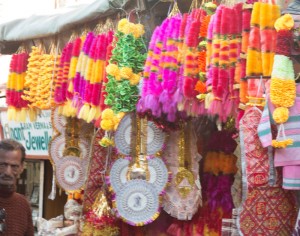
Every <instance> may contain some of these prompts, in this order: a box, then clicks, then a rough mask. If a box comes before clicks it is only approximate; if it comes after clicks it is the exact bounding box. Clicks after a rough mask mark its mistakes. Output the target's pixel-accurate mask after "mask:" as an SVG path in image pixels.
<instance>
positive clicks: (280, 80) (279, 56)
mask: <svg viewBox="0 0 300 236" xmlns="http://www.w3.org/2000/svg"><path fill="white" fill-rule="evenodd" d="M293 27H294V20H293V18H292V16H291V15H289V14H285V15H283V16H282V17H280V18H279V19H278V20H277V21H276V22H275V28H276V30H277V31H278V36H277V37H278V40H277V45H276V55H275V58H274V65H273V70H272V78H271V84H270V99H271V102H272V103H273V104H274V105H275V107H276V108H275V110H274V111H273V119H274V121H275V122H276V123H277V124H278V125H279V128H278V135H277V137H276V139H275V140H272V146H274V147H276V148H285V147H286V146H288V145H293V142H294V141H293V139H291V138H286V136H285V130H284V123H285V122H287V120H288V119H289V108H290V107H292V106H293V105H294V103H295V98H296V82H295V79H294V78H295V73H294V67H293V62H292V60H291V58H290V55H291V48H292V43H293V32H292V28H293Z"/></svg>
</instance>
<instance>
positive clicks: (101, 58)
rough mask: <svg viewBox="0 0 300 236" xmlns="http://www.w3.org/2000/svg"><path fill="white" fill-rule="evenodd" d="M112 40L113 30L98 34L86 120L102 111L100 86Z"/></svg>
mask: <svg viewBox="0 0 300 236" xmlns="http://www.w3.org/2000/svg"><path fill="white" fill-rule="evenodd" d="M112 40H113V31H111V30H110V31H109V32H107V33H106V34H102V35H100V40H98V44H97V52H98V53H97V54H96V61H95V64H94V67H93V74H92V80H91V88H90V89H89V92H90V93H89V94H88V99H87V101H88V102H89V103H90V105H91V109H90V112H89V114H88V119H87V122H90V121H92V120H97V119H98V118H99V116H100V113H101V111H103V107H101V104H100V101H101V97H104V95H103V94H102V93H103V91H104V90H102V86H103V84H104V80H105V78H106V72H105V67H106V65H107V61H106V59H107V55H106V54H107V53H108V50H107V47H108V46H109V45H110V44H111V43H112Z"/></svg>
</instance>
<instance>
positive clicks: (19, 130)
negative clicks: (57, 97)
mask: <svg viewBox="0 0 300 236" xmlns="http://www.w3.org/2000/svg"><path fill="white" fill-rule="evenodd" d="M0 117H1V124H2V129H3V137H4V138H12V139H15V140H17V141H19V142H20V143H22V144H23V145H24V147H25V148H26V154H27V155H30V156H48V147H49V142H50V140H51V137H52V123H51V111H50V110H45V111H42V112H41V114H39V115H38V117H37V119H36V121H35V122H31V121H29V119H27V121H26V122H15V121H8V119H7V112H6V111H2V112H1V116H0Z"/></svg>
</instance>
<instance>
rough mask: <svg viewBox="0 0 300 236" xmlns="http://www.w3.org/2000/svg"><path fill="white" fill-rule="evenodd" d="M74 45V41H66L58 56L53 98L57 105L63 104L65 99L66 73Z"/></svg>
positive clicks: (68, 69)
mask: <svg viewBox="0 0 300 236" xmlns="http://www.w3.org/2000/svg"><path fill="white" fill-rule="evenodd" d="M74 45H75V44H74V42H69V43H67V44H66V46H65V47H64V49H63V51H62V54H61V57H60V62H59V69H58V74H57V78H56V80H55V88H54V100H55V103H56V104H57V105H59V106H63V105H64V104H65V102H66V101H67V90H68V75H69V71H70V63H71V57H72V50H73V46H74Z"/></svg>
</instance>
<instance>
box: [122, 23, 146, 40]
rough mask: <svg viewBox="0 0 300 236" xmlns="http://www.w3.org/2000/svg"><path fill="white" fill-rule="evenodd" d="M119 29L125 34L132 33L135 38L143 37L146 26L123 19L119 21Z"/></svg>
mask: <svg viewBox="0 0 300 236" xmlns="http://www.w3.org/2000/svg"><path fill="white" fill-rule="evenodd" d="M118 31H120V32H122V33H123V34H132V35H133V36H134V37H135V38H139V37H141V36H142V35H143V34H144V33H145V30H144V26H143V25H142V24H134V23H131V22H129V21H128V20H127V19H122V20H120V21H119V23H118Z"/></svg>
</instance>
